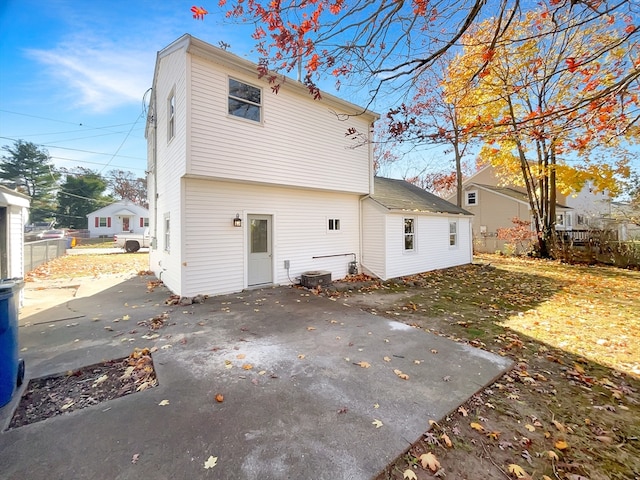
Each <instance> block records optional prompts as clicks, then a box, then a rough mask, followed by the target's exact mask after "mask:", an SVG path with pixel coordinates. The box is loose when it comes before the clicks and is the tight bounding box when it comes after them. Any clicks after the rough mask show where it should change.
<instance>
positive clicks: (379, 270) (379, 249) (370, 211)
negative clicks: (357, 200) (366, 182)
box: [362, 199, 387, 279]
mask: <svg viewBox="0 0 640 480" xmlns="http://www.w3.org/2000/svg"><path fill="white" fill-rule="evenodd" d="M386 218H387V217H386V211H385V210H384V209H382V208H380V207H379V206H378V205H377V204H375V202H374V201H373V200H371V199H365V200H364V201H363V202H362V266H363V268H364V269H365V270H366V272H367V273H369V274H371V275H375V276H376V277H379V278H383V279H386V278H387V274H386V264H385V256H386V252H385V248H386V235H385V231H386V228H387V227H386Z"/></svg>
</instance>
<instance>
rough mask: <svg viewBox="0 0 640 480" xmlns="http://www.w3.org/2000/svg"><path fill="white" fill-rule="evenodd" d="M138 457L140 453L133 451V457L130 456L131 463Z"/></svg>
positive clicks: (135, 461)
mask: <svg viewBox="0 0 640 480" xmlns="http://www.w3.org/2000/svg"><path fill="white" fill-rule="evenodd" d="M139 458H140V454H139V453H134V454H133V457H131V463H137V462H138V459H139Z"/></svg>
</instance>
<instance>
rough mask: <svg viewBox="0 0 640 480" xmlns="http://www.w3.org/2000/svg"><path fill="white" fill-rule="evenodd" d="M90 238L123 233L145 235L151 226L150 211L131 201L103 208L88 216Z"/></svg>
mask: <svg viewBox="0 0 640 480" xmlns="http://www.w3.org/2000/svg"><path fill="white" fill-rule="evenodd" d="M87 220H88V229H89V236H90V237H91V238H96V237H112V236H113V235H118V234H121V233H125V232H127V233H144V230H145V229H146V228H147V227H148V226H149V210H147V209H146V208H144V207H141V206H140V205H136V204H135V203H133V202H131V201H129V200H122V201H119V202H115V203H112V204H111V205H107V206H106V207H102V208H100V209H98V210H96V211H95V212H91V213H90V214H88V215H87Z"/></svg>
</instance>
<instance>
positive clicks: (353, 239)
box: [146, 35, 470, 296]
mask: <svg viewBox="0 0 640 480" xmlns="http://www.w3.org/2000/svg"><path fill="white" fill-rule="evenodd" d="M377 118H378V115H377V114H375V113H372V112H369V111H366V110H364V109H363V108H361V107H358V106H356V105H353V104H351V103H348V102H346V101H344V100H341V99H339V98H336V97H334V96H331V95H327V94H323V95H322V98H321V99H319V100H314V99H313V98H312V96H311V95H309V92H308V89H307V87H305V86H304V85H303V84H301V83H300V82H296V81H294V80H291V79H282V78H281V79H280V89H279V91H278V93H277V94H275V93H272V88H271V85H269V83H268V82H267V81H266V79H263V80H259V79H258V77H257V66H256V65H255V64H253V63H251V62H249V61H247V60H244V59H242V58H239V57H237V56H236V55H233V54H231V53H229V52H227V51H225V50H222V49H219V48H216V47H214V46H212V45H209V44H207V43H205V42H203V41H201V40H198V39H196V38H193V37H192V36H190V35H185V36H183V37H181V38H179V39H178V40H176V41H175V42H174V43H172V44H171V45H169V46H168V47H166V48H165V49H163V50H162V51H160V52H159V53H158V57H157V61H156V66H155V72H154V80H153V94H152V98H151V102H150V106H149V117H148V124H147V131H146V138H147V142H148V152H149V160H148V171H149V176H148V179H147V181H148V186H149V203H150V213H151V214H150V217H151V222H150V223H151V235H152V238H153V241H152V248H151V250H150V268H151V270H152V271H153V272H154V273H155V274H156V275H157V276H158V278H160V279H161V280H162V281H163V282H164V283H165V285H166V286H167V287H168V288H169V289H171V290H172V291H173V292H174V293H177V294H179V295H182V296H195V295H198V294H207V295H216V294H223V293H231V292H237V291H241V290H243V289H246V288H253V287H260V286H266V285H273V284H291V283H294V282H295V281H296V278H298V277H300V276H301V275H302V274H303V273H305V272H311V271H313V272H318V271H320V272H323V271H327V272H330V273H331V276H332V279H334V280H335V279H339V278H343V277H345V276H346V275H347V274H348V273H349V268H350V264H351V265H352V262H354V261H355V262H357V263H358V264H359V266H360V267H361V268H364V269H365V270H366V271H371V272H374V273H376V274H377V275H384V276H388V275H389V274H390V273H391V270H392V269H391V268H388V266H387V264H388V262H387V261H386V259H383V261H382V264H384V265H385V268H383V269H382V270H380V269H379V268H378V267H377V264H378V263H380V256H381V255H382V256H384V255H388V254H390V253H389V252H393V249H392V248H391V246H390V243H391V242H392V241H393V239H394V235H395V236H396V240H397V241H398V242H399V243H398V245H400V248H402V247H401V246H402V245H403V242H404V241H405V233H404V232H405V227H404V226H403V224H402V222H403V220H402V214H401V213H400V211H395V210H390V209H389V208H387V209H383V208H382V207H380V209H379V210H380V211H379V219H377V220H371V223H367V224H366V225H365V224H364V223H363V221H362V220H363V213H362V212H363V209H364V208H368V207H365V205H367V204H368V203H369V202H373V201H375V200H372V199H371V198H369V195H374V196H375V189H374V174H373V172H374V170H373V161H372V158H373V157H372V147H371V144H370V142H369V141H368V140H370V137H371V134H372V133H371V129H372V124H373V122H374V121H375V120H376V119H377ZM348 129H355V130H357V131H358V132H360V134H362V135H364V136H365V137H367V138H365V139H364V140H365V141H364V142H363V139H362V138H360V139H358V140H354V138H352V136H350V135H346V132H347V131H348ZM363 143H364V144H363ZM396 217H397V218H399V219H400V220H399V223H398V222H396V221H395V219H396ZM409 217H411V218H415V219H416V225H417V224H420V225H422V218H421V217H422V212H411V215H407V218H409ZM418 217H420V218H418ZM434 217H435V216H434ZM465 218H466V217H465ZM375 222H379V223H382V224H386V225H388V228H392V229H395V231H394V232H393V234H392V233H391V232H387V233H386V234H385V235H386V237H385V238H386V239H387V240H388V242H389V243H388V244H386V245H385V244H382V245H381V244H379V243H376V242H377V241H378V240H376V239H374V238H370V239H367V238H365V236H364V235H363V230H366V229H367V228H373V225H375ZM396 223H398V224H397V225H396ZM447 227H448V224H447ZM421 228H422V227H419V228H418V231H417V232H416V233H415V235H416V237H415V242H416V243H415V245H416V246H417V247H418V250H417V251H416V252H413V253H414V255H413V257H412V260H411V261H409V262H406V263H405V264H404V265H405V267H406V268H396V269H395V270H393V274H394V275H403V274H408V273H415V271H416V270H415V266H416V265H418V264H419V263H418V262H417V261H416V259H417V258H418V257H419V256H420V255H422V254H426V253H427V252H428V248H429V247H427V246H424V245H423V243H421V242H422V241H423V240H426V239H427V237H426V234H425V237H424V239H422V235H423V233H422V230H421ZM463 230H464V227H463V226H462V227H461V231H463ZM444 233H445V239H446V240H443V241H442V242H441V243H440V244H439V245H438V246H437V247H436V246H434V249H436V248H437V249H438V250H439V251H440V255H446V254H448V253H449V248H448V246H447V245H448V243H447V242H448V241H449V240H448V239H449V233H448V231H447V232H444ZM461 235H462V236H464V235H466V234H465V233H462V234H461ZM365 248H366V249H367V252H368V254H367V256H368V257H370V260H371V262H372V263H371V265H372V266H371V268H369V266H368V264H367V260H364V259H363V255H362V252H363V250H364V249H365ZM385 248H386V250H385ZM461 249H462V250H464V249H465V247H463V246H462V245H461ZM466 258H467V260H466V261H470V258H469V257H466ZM459 262H461V260H460V259H459V258H458V257H457V256H456V257H454V259H453V263H451V264H458V263H459ZM424 265H425V266H427V268H425V269H428V266H429V265H431V263H429V262H425V263H424ZM433 265H434V266H433V267H431V268H439V267H440V266H449V264H447V262H440V263H439V264H438V265H437V266H435V264H433Z"/></svg>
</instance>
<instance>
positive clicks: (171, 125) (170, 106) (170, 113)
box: [167, 89, 176, 143]
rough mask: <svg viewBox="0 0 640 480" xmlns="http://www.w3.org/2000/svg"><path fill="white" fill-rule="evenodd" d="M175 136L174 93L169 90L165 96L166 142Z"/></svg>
mask: <svg viewBox="0 0 640 480" xmlns="http://www.w3.org/2000/svg"><path fill="white" fill-rule="evenodd" d="M175 136H176V93H175V89H172V90H171V93H169V97H168V98H167V143H168V142H170V141H171V140H173V139H174V138H175Z"/></svg>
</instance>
